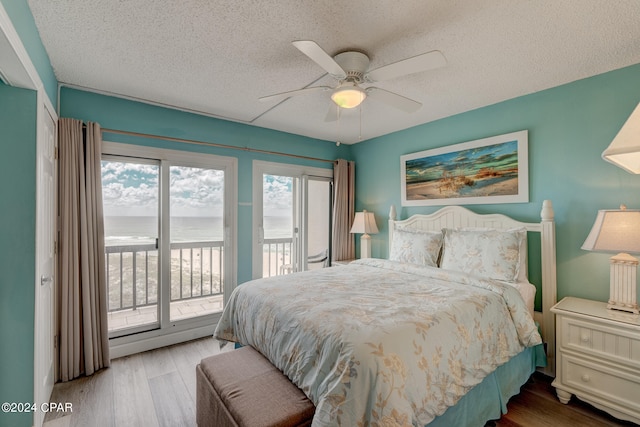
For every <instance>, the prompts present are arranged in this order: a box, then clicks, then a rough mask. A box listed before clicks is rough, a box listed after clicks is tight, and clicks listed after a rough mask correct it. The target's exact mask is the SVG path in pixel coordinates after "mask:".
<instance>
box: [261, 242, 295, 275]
mask: <svg viewBox="0 0 640 427" xmlns="http://www.w3.org/2000/svg"><path fill="white" fill-rule="evenodd" d="M292 247H293V239H292V238H291V237H283V238H279V239H264V243H263V245H262V254H263V257H262V277H271V276H278V275H281V274H285V273H290V272H291V265H292V264H291V254H292Z"/></svg>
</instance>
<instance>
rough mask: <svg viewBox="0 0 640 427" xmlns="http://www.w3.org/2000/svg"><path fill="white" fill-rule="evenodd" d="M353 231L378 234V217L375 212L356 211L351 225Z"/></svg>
mask: <svg viewBox="0 0 640 427" xmlns="http://www.w3.org/2000/svg"><path fill="white" fill-rule="evenodd" d="M351 233H357V234H376V233H378V227H377V226H376V218H375V216H374V215H373V212H367V211H362V212H356V216H355V218H354V219H353V225H352V226H351Z"/></svg>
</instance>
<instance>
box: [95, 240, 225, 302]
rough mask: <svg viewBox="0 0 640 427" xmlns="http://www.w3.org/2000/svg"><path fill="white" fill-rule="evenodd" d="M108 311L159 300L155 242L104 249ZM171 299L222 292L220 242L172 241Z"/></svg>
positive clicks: (221, 245)
mask: <svg viewBox="0 0 640 427" xmlns="http://www.w3.org/2000/svg"><path fill="white" fill-rule="evenodd" d="M105 249H106V254H105V257H106V270H107V283H108V286H109V311H117V310H124V309H132V310H135V309H136V308H138V307H144V306H148V305H153V304H156V303H157V302H158V277H159V274H158V249H157V248H156V245H155V244H146V245H120V246H107V247H106V248H105ZM170 249H171V263H170V264H171V267H170V275H171V302H175V301H182V300H188V299H193V298H201V297H208V296H214V295H222V289H223V286H222V285H223V284H222V277H224V271H223V265H224V263H223V242H222V241H206V242H180V243H172V244H171V245H170Z"/></svg>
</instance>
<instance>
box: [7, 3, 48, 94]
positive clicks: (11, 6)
mask: <svg viewBox="0 0 640 427" xmlns="http://www.w3.org/2000/svg"><path fill="white" fill-rule="evenodd" d="M0 3H2V6H3V7H4V9H5V10H6V12H7V15H9V18H10V19H11V23H12V24H13V26H14V27H15V29H16V32H17V33H18V35H19V36H20V40H22V44H23V45H24V47H25V49H26V50H27V53H28V54H29V57H30V58H31V62H33V65H34V67H35V68H36V71H37V72H38V75H39V76H40V79H41V80H42V84H43V85H44V88H45V91H46V93H47V96H48V98H49V100H50V101H51V104H52V105H54V106H55V105H56V103H57V99H58V95H57V93H58V81H57V80H56V76H55V74H54V73H53V68H52V67H51V61H49V55H48V54H47V51H46V50H45V48H44V45H43V44H42V40H41V39H40V33H39V32H38V29H37V28H36V23H35V21H34V19H33V15H32V14H31V9H29V4H28V3H27V0H0Z"/></svg>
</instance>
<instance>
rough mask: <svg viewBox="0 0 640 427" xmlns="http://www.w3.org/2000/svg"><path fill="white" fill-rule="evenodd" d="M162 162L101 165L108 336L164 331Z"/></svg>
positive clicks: (108, 160)
mask: <svg viewBox="0 0 640 427" xmlns="http://www.w3.org/2000/svg"><path fill="white" fill-rule="evenodd" d="M159 173H160V162H158V161H156V160H151V159H146V160H143V159H133V158H126V157H113V156H105V157H103V161H102V199H103V209H104V233H105V252H106V254H105V260H106V272H107V283H108V292H109V298H108V301H109V303H108V304H109V307H108V310H109V315H108V323H109V332H110V333H111V334H118V333H119V332H120V331H123V330H127V331H128V332H129V333H135V332H141V331H145V330H149V329H156V328H158V327H159V325H160V323H159V319H160V312H159V306H158V284H159V269H158V266H159V258H158V236H159V234H158V233H159V226H160V223H159V212H160V187H159Z"/></svg>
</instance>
